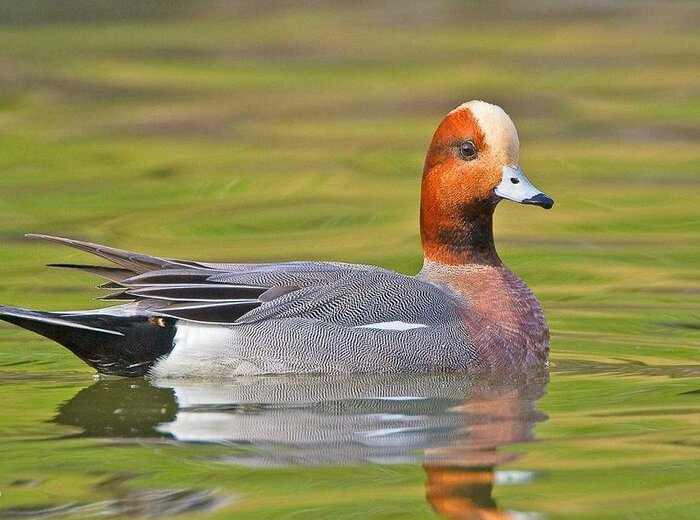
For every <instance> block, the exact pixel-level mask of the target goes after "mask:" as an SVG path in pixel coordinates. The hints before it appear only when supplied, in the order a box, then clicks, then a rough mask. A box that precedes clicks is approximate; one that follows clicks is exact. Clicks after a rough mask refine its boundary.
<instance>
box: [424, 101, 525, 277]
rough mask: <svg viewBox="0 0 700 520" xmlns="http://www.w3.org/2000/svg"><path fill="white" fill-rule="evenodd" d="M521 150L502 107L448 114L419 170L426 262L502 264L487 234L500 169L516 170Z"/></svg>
mask: <svg viewBox="0 0 700 520" xmlns="http://www.w3.org/2000/svg"><path fill="white" fill-rule="evenodd" d="M519 149H520V144H519V141H518V134H517V132H516V130H515V125H514V124H513V122H512V121H511V119H510V117H508V115H507V114H506V113H505V112H504V111H503V109H501V108H500V107H497V106H495V105H490V104H488V103H485V102H483V101H470V102H468V103H465V104H463V105H461V106H459V107H457V108H456V109H455V110H453V111H452V112H450V113H449V114H447V117H445V119H443V120H442V122H441V123H440V125H439V126H438V128H437V130H436V131H435V135H434V136H433V140H432V142H431V143H430V148H429V149H428V154H427V156H426V158H425V166H424V169H423V186H422V198H421V237H422V241H423V249H424V252H425V256H426V258H428V259H429V260H432V261H435V262H440V263H446V264H456V263H485V264H489V265H494V264H500V260H498V257H497V256H496V252H495V249H494V248H493V236H492V235H491V233H490V229H491V216H492V214H493V210H494V208H495V206H496V204H497V203H498V201H499V197H497V196H496V193H495V191H494V190H495V189H496V187H497V186H498V185H499V184H500V182H501V180H502V178H503V172H502V168H503V166H511V167H515V168H517V167H518V162H519ZM473 223H475V224H476V225H471V224H473ZM486 228H488V232H487V231H485V230H484V229H486ZM470 233H471V235H472V236H470Z"/></svg>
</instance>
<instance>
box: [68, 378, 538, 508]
mask: <svg viewBox="0 0 700 520" xmlns="http://www.w3.org/2000/svg"><path fill="white" fill-rule="evenodd" d="M546 383H547V377H546V374H544V373H534V374H532V373H531V374H521V375H519V376H517V377H508V378H503V377H499V378H496V377H489V378H470V377H467V376H464V375H455V374H427V375H415V374H411V375H408V374H406V375H396V374H374V375H346V376H337V375H336V376H274V377H272V376H271V377H250V378H239V379H236V380H232V381H226V382H215V383H214V382H209V381H208V382H199V381H185V380H170V381H166V380H160V381H157V382H153V383H149V382H148V381H145V380H133V379H108V380H102V381H98V382H96V383H95V384H93V385H92V386H90V387H88V388H85V389H83V390H81V391H80V392H79V393H78V394H77V395H76V396H75V397H74V398H73V399H71V400H70V401H68V402H67V403H65V404H63V405H62V406H61V408H60V410H59V413H58V415H57V416H56V418H55V421H56V422H58V423H60V424H66V425H73V426H79V427H80V428H81V429H82V432H81V433H80V434H79V435H81V436H89V437H110V438H122V437H140V438H144V437H161V438H164V437H165V438H167V437H171V438H173V439H175V440H176V441H180V442H207V443H227V444H235V445H239V446H245V447H246V448H247V449H244V450H234V451H233V453H234V454H233V455H232V454H230V452H227V453H228V454H227V455H226V457H227V460H228V461H229V462H231V463H235V464H239V465H252V466H280V465H315V464H349V463H353V464H357V463H379V464H397V463H420V464H422V465H423V467H424V468H425V471H426V473H427V484H426V493H427V499H428V501H429V503H430V504H431V506H432V507H433V508H434V509H435V510H436V511H438V512H440V513H442V514H444V515H446V516H448V517H450V518H460V519H463V518H508V517H509V514H508V513H505V512H501V511H499V510H498V508H497V505H496V503H495V501H494V500H493V498H492V490H493V486H494V484H495V483H496V482H498V481H499V479H504V478H509V479H511V480H512V479H517V478H524V477H526V476H527V474H524V473H523V474H514V473H499V472H497V471H495V468H496V466H497V465H498V464H499V463H502V462H505V461H507V460H510V459H511V458H512V457H513V455H510V454H505V453H503V452H501V451H500V450H499V448H500V447H502V446H504V445H508V444H512V443H516V442H526V441H528V440H530V439H531V438H532V429H533V426H534V425H535V424H536V423H537V422H539V421H542V420H543V419H544V416H543V415H542V414H541V413H540V412H538V411H537V409H536V405H535V403H536V401H537V400H538V399H539V398H540V397H541V396H542V395H543V393H544V390H545V387H546Z"/></svg>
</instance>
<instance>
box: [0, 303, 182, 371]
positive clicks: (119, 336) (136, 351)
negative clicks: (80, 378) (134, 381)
mask: <svg viewBox="0 0 700 520" xmlns="http://www.w3.org/2000/svg"><path fill="white" fill-rule="evenodd" d="M109 311H110V309H101V310H97V311H91V312H80V313H65V312H41V311H32V310H29V309H22V308H20V307H9V306H4V305H0V319H1V320H4V321H6V322H8V323H12V324H14V325H17V326H19V327H22V328H24V329H27V330H31V331H32V332H36V333H37V334H40V335H42V336H44V337H46V338H49V339H51V340H53V341H55V342H57V343H60V344H61V345H63V346H64V347H66V348H67V349H68V350H70V351H71V352H73V354H75V355H76V356H78V357H79V358H80V359H82V360H83V361H85V362H86V363H87V364H88V365H90V366H91V367H93V368H95V369H97V370H98V371H99V372H101V373H103V374H115V375H121V376H140V375H144V374H146V373H147V372H148V370H149V369H150V367H151V366H152V365H153V363H154V362H155V361H156V360H157V359H158V358H160V357H161V356H164V355H167V354H168V353H170V351H171V350H172V348H173V339H174V337H175V320H172V319H168V318H157V319H152V318H149V317H148V316H147V315H145V314H144V315H142V316H133V315H131V316H122V315H117V314H110V313H109Z"/></svg>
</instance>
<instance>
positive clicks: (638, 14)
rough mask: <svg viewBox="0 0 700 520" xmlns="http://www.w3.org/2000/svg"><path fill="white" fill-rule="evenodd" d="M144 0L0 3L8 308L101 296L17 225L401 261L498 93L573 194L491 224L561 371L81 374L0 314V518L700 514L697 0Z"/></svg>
mask: <svg viewBox="0 0 700 520" xmlns="http://www.w3.org/2000/svg"><path fill="white" fill-rule="evenodd" d="M142 4H143V2H123V3H122V4H120V10H119V11H117V10H115V9H114V8H113V7H111V4H109V3H104V2H77V3H75V2H74V3H72V4H71V6H70V7H67V8H66V9H59V8H57V7H56V3H55V2H48V1H44V0H36V1H32V2H15V3H3V4H0V280H1V281H2V283H0V302H2V303H9V304H16V305H22V306H26V307H34V308H40V309H47V310H61V309H80V308H87V307H90V306H92V305H97V303H95V302H93V301H92V300H91V299H92V298H94V297H95V296H98V295H99V293H98V292H97V291H96V290H94V289H92V288H91V287H92V285H94V280H92V279H90V278H87V277H85V276H83V275H79V274H75V273H67V272H50V271H49V270H48V269H46V268H44V267H43V265H44V264H45V263H50V262H84V261H86V260H87V259H86V257H85V256H83V255H81V254H80V253H77V252H70V251H66V250H60V249H58V248H56V247H55V246H51V245H49V244H42V243H38V242H33V241H27V240H25V239H24V238H22V233H24V232H48V233H57V234H65V235H68V236H75V237H77V238H85V239H89V240H92V241H99V242H103V243H106V244H110V245H114V246H117V247H123V248H125V249H132V250H142V251H144V252H147V253H152V254H161V255H165V256H171V257H182V258H196V259H202V260H205V259H209V260H214V261H217V260H218V261H227V260H229V261H230V260H240V261H270V260H286V259H321V260H342V261H350V262H362V263H373V264H378V265H382V266H384V267H388V268H392V269H397V270H399V271H402V272H406V273H415V272H416V271H417V270H418V269H419V268H420V262H421V255H420V251H419V239H418V236H417V215H418V207H417V206H418V205H417V200H418V191H419V188H420V170H421V165H422V160H423V157H424V153H425V148H426V146H427V144H428V142H429V140H430V136H431V135H432V132H433V131H434V127H435V125H436V124H437V123H438V122H439V120H440V119H441V118H442V116H443V115H444V113H445V112H447V111H448V110H450V109H451V108H453V107H454V106H456V105H457V104H459V103H461V102H463V101H465V100H466V99H471V98H482V99H485V100H489V101H493V102H496V103H498V104H501V105H503V106H504V108H505V109H506V110H507V111H508V112H509V113H510V114H511V115H512V116H513V118H514V120H515V122H516V125H517V127H518V129H519V134H520V140H521V158H522V166H523V167H524V169H525V171H526V172H527V175H528V177H529V178H530V179H531V180H532V181H533V183H534V184H535V185H537V186H538V187H540V188H541V189H542V190H544V191H545V192H546V193H548V194H549V195H551V196H553V197H554V198H555V200H556V205H555V207H554V208H553V209H552V210H551V211H549V212H544V211H541V210H539V209H537V208H527V207H522V206H518V205H516V204H509V205H508V204H506V203H504V204H501V205H500V207H499V208H498V211H497V213H496V222H495V235H496V242H497V246H498V249H499V253H500V254H501V256H502V258H503V260H504V262H505V263H506V264H507V265H509V266H511V267H512V268H513V270H514V271H515V272H516V273H517V274H518V275H519V276H521V277H522V278H523V279H524V280H525V281H526V282H527V283H528V284H529V285H530V287H531V288H532V289H533V291H534V292H535V294H536V295H537V297H538V299H539V300H540V302H541V303H542V305H543V308H544V311H545V313H546V316H547V319H548V322H549V324H550V328H551V331H552V345H551V347H552V354H551V362H550V366H549V367H548V369H547V370H546V371H545V372H544V373H534V374H520V375H517V376H510V377H505V378H503V377H492V378H487V379H474V378H472V377H469V376H466V375H424V376H411V375H405V376H391V377H388V376H372V377H369V376H353V377H351V376H344V377H333V378H319V377H265V378H250V379H237V380H232V381H225V382H222V381H219V382H208V383H207V382H202V381H200V382H186V381H149V380H146V379H142V378H141V379H133V380H132V379H129V380H126V379H117V378H100V379H95V378H94V375H93V373H92V371H91V370H90V369H89V368H87V367H85V366H84V365H82V364H81V363H80V361H78V360H76V359H74V358H73V357H71V355H70V354H69V353H67V352H66V351H65V350H63V349H61V348H60V347H58V346H55V345H52V344H51V343H50V342H48V341H46V340H43V339H42V338H39V337H37V336H34V335H32V334H30V333H26V332H23V331H20V330H17V329H14V328H11V327H10V326H5V324H0V439H2V442H0V518H61V519H63V518H90V517H95V518H119V517H122V518H132V517H155V516H158V517H166V518H169V517H177V515H181V516H179V517H178V518H206V519H218V518H236V519H248V518H250V519H253V518H255V519H258V518H263V519H265V518H269V519H280V518H281V519H307V518H308V519H324V518H328V519H334V520H335V519H358V520H359V519H368V518H369V519H392V520H394V519H396V520H398V519H425V518H470V519H471V518H489V519H491V518H516V519H517V518H552V519H557V518H566V519H586V518H596V519H598V518H611V519H612V518H615V519H617V518H642V519H669V518H671V519H695V518H700V492H699V491H700V450H699V448H700V433H699V432H700V355H699V353H700V328H699V326H698V316H700V304H699V301H700V298H699V297H700V285H699V284H700V278H699V277H698V265H700V264H699V259H700V240H699V236H698V229H699V223H700V215H699V214H698V204H697V192H698V188H699V187H700V184H699V183H698V181H699V179H700V154H699V152H698V147H697V136H698V130H697V129H698V122H699V121H700V113H699V112H698V103H697V92H699V91H700V74H698V67H697V64H698V63H699V61H698V49H700V39H699V38H700V36H699V33H698V31H697V23H696V22H695V20H697V17H698V6H697V2H683V1H677V2H659V3H655V2H643V3H640V2H622V3H621V2H605V1H603V2H594V3H588V4H586V5H582V4H581V3H576V2H560V3H558V4H557V6H556V9H554V8H553V7H552V5H551V3H542V2H491V3H488V5H486V4H484V5H479V8H478V9H476V8H475V6H474V5H472V4H469V3H461V2H450V1H436V2H430V3H421V2H362V3H351V2H326V1H318V2H313V3H312V4H311V5H310V6H301V5H295V6H293V7H292V6H291V4H289V5H288V4H284V3H282V4H280V3H277V2H268V1H266V2H260V1H255V2H236V3H235V4H234V3H230V2H217V1H201V2H200V1H187V0H181V1H179V2H177V8H176V9H175V8H172V3H160V2H153V3H150V4H149V5H148V7H144V6H143V5H142ZM426 6H427V7H426ZM90 260H92V259H90Z"/></svg>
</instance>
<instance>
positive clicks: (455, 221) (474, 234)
mask: <svg viewBox="0 0 700 520" xmlns="http://www.w3.org/2000/svg"><path fill="white" fill-rule="evenodd" d="M431 199H432V198H431V197H426V196H423V197H422V199H421V212H420V233H421V242H422V244H423V252H424V254H425V258H426V259H427V260H429V261H432V262H436V263H439V264H445V265H490V266H495V267H500V266H502V265H503V263H502V262H501V259H500V258H499V257H498V253H496V246H495V244H494V241H493V211H494V209H495V206H494V205H493V204H483V205H477V206H470V207H468V208H459V207H450V206H443V205H441V204H435V203H434V201H433V200H431Z"/></svg>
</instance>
